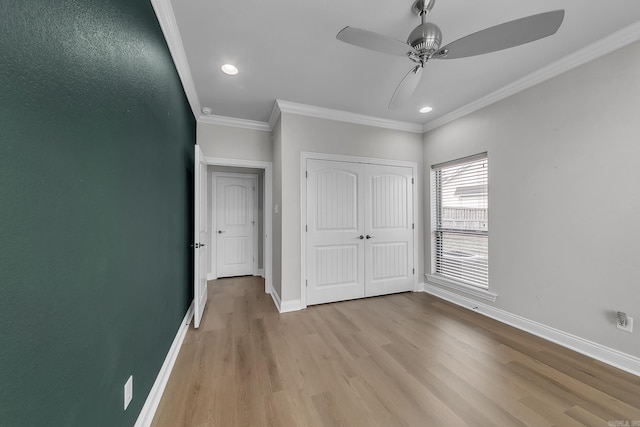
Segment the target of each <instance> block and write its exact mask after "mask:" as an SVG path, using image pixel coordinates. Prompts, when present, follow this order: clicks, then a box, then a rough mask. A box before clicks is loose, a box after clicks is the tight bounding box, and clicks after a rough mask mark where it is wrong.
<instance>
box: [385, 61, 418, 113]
mask: <svg viewBox="0 0 640 427" xmlns="http://www.w3.org/2000/svg"><path fill="white" fill-rule="evenodd" d="M421 77H422V66H421V65H416V66H415V67H413V68H412V69H411V71H409V72H408V73H407V75H406V76H404V78H403V79H402V81H401V82H400V84H399V85H398V87H397V88H396V91H395V92H394V93H393V96H392V97H391V101H390V102H389V109H392V108H396V107H399V106H401V105H402V104H404V103H405V102H407V101H408V100H409V98H411V95H413V92H415V90H416V88H417V87H418V83H420V78H421Z"/></svg>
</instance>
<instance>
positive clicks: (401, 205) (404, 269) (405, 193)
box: [364, 165, 413, 297]
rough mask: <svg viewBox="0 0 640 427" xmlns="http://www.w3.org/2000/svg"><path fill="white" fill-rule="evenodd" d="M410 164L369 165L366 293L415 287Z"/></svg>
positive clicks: (365, 208)
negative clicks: (407, 165)
mask: <svg viewBox="0 0 640 427" xmlns="http://www.w3.org/2000/svg"><path fill="white" fill-rule="evenodd" d="M411 178H412V170H411V168H407V167H397V166H383V165H367V166H366V174H365V180H366V183H365V189H366V191H365V205H364V206H365V207H364V211H365V231H366V233H365V236H366V239H365V289H366V293H365V294H366V296H368V297H369V296H375V295H384V294H390V293H394V292H406V291H411V290H413V188H412V183H411Z"/></svg>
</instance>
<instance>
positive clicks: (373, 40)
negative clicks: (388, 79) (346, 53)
mask: <svg viewBox="0 0 640 427" xmlns="http://www.w3.org/2000/svg"><path fill="white" fill-rule="evenodd" d="M336 38H337V39H338V40H340V41H343V42H345V43H349V44H352V45H354V46H358V47H363V48H365V49H370V50H375V51H376V52H382V53H387V54H389V55H399V56H406V55H407V53H409V52H411V51H413V48H412V47H411V46H409V45H408V44H407V43H405V42H401V41H400V40H396V39H394V38H391V37H387V36H385V35H382V34H378V33H374V32H373V31H367V30H362V29H360V28H353V27H344V28H343V29H342V30H341V31H340V32H339V33H338V35H336Z"/></svg>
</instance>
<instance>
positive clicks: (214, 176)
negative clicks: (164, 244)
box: [209, 172, 264, 279]
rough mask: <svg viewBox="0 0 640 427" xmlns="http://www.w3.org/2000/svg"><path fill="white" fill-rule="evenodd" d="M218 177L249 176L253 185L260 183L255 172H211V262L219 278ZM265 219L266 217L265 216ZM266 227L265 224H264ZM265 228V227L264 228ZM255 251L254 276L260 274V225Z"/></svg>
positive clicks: (255, 196) (255, 207)
mask: <svg viewBox="0 0 640 427" xmlns="http://www.w3.org/2000/svg"><path fill="white" fill-rule="evenodd" d="M218 177H229V178H249V179H253V185H254V187H256V186H257V185H258V175H257V174H254V173H230V172H211V178H212V187H213V188H212V189H211V197H212V198H213V200H212V201H211V202H212V203H211V229H210V230H211V233H212V234H211V236H212V239H211V243H212V244H211V253H210V254H209V255H210V258H211V260H210V262H211V273H212V274H213V276H214V278H216V279H217V278H218V263H217V258H216V255H217V254H216V248H217V247H218V246H217V244H218V234H217V233H216V232H215V230H217V225H216V224H217V223H216V220H217V214H218V210H217V206H216V203H217V198H216V197H217V194H216V191H217V178H218ZM253 218H254V220H255V219H257V218H258V192H257V191H255V190H254V191H253ZM263 219H264V218H263ZM263 227H264V225H263ZM263 230H264V228H263ZM251 250H252V252H253V267H252V270H253V273H252V274H253V275H254V276H259V274H258V227H257V225H256V226H254V227H253V248H252V249H251ZM263 262H264V261H263Z"/></svg>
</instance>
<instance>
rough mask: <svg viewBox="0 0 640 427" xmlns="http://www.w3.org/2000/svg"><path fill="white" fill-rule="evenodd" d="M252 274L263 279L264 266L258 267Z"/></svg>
mask: <svg viewBox="0 0 640 427" xmlns="http://www.w3.org/2000/svg"><path fill="white" fill-rule="evenodd" d="M254 276H260V277H262V278H263V279H264V268H259V269H258V270H257V271H256V274H254Z"/></svg>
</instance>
